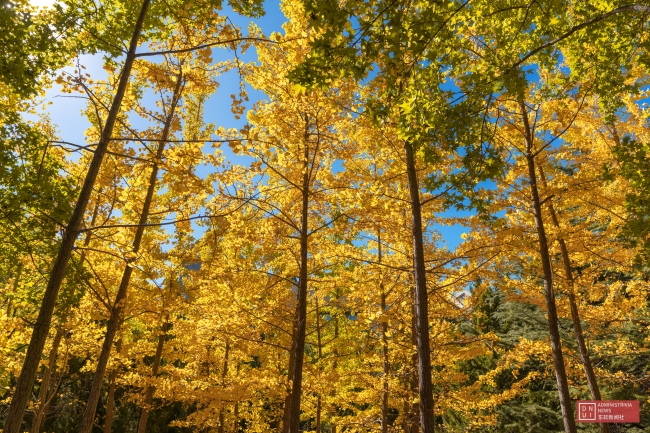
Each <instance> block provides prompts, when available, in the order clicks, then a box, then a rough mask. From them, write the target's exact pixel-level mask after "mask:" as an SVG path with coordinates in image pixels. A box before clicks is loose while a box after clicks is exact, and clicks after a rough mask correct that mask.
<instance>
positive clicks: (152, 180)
mask: <svg viewBox="0 0 650 433" xmlns="http://www.w3.org/2000/svg"><path fill="white" fill-rule="evenodd" d="M182 81H183V79H182V76H181V72H179V74H178V76H177V77H176V88H175V89H174V95H173V97H172V103H171V106H170V108H169V112H168V114H167V118H166V119H165V126H164V128H163V131H162V134H161V141H160V144H159V145H158V150H157V152H156V157H155V159H154V163H153V168H152V170H151V176H150V177H149V187H148V188H147V196H146V197H145V200H144V204H143V205H142V213H141V214H140V220H139V221H138V226H137V228H136V231H135V237H134V239H133V245H132V246H133V253H134V254H137V253H138V251H139V250H140V244H141V243H142V236H143V234H144V229H145V225H146V224H147V218H148V217H149V209H150V208H151V202H152V201H153V195H154V193H155V191H156V182H157V177H158V162H157V161H159V160H160V159H161V158H162V156H163V150H164V148H165V144H166V142H167V139H168V138H169V131H170V129H171V124H172V121H173V119H174V112H175V110H176V105H177V104H178V100H179V99H180V94H181V88H182V86H181V84H182ZM132 273H133V268H132V267H131V266H130V265H129V264H127V265H126V268H125V269H124V273H123V274H122V281H121V282H120V287H119V289H118V291H117V296H116V297H115V304H113V308H111V316H110V319H109V321H108V325H107V327H106V334H105V337H104V344H103V345H102V351H101V353H100V355H99V360H98V361H97V370H95V376H94V378H93V385H92V388H91V390H90V396H89V397H88V402H87V403H86V411H85V412H84V417H83V420H82V422H81V428H80V430H79V431H80V432H81V433H90V431H91V430H92V426H93V422H94V419H95V411H96V410H97V403H98V402H99V395H100V393H101V390H102V384H103V382H104V375H105V374H106V364H107V363H108V358H109V356H110V352H111V347H112V346H113V339H114V338H115V334H116V333H117V330H118V328H119V325H120V322H121V319H120V318H121V316H122V310H123V309H124V304H125V302H126V295H127V290H128V287H129V282H130V281H131V274H132Z"/></svg>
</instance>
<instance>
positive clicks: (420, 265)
mask: <svg viewBox="0 0 650 433" xmlns="http://www.w3.org/2000/svg"><path fill="white" fill-rule="evenodd" d="M404 157H405V161H406V171H407V174H408V185H409V193H410V198H411V216H412V222H413V227H412V228H411V230H412V236H413V271H414V272H413V274H414V279H415V291H414V300H413V303H414V307H415V308H414V317H415V344H416V348H417V358H418V365H417V367H418V391H419V400H420V401H419V412H420V414H419V415H420V428H421V429H422V433H433V431H434V417H433V387H432V384H431V346H430V343H429V303H428V298H429V297H428V293H427V278H426V274H425V262H424V241H423V234H422V209H421V203H420V183H419V181H418V177H417V172H416V170H415V157H414V155H413V146H412V145H411V143H410V142H408V141H407V142H404Z"/></svg>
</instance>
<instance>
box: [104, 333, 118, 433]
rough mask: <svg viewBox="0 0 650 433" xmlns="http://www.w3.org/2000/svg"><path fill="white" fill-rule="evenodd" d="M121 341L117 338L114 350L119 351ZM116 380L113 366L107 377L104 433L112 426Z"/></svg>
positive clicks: (108, 431) (107, 432) (115, 370)
mask: <svg viewBox="0 0 650 433" xmlns="http://www.w3.org/2000/svg"><path fill="white" fill-rule="evenodd" d="M121 343H122V341H121V340H119V341H118V342H117V343H116V344H115V351H116V352H118V353H119V352H120V348H121V346H122V344H121ZM116 380H117V368H114V369H113V370H112V371H111V374H110V376H109V379H108V396H107V397H106V418H105V420H104V433H111V429H112V428H113V416H114V411H115V409H114V406H115V381H116Z"/></svg>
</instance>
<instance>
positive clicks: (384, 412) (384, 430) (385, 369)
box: [377, 229, 390, 433]
mask: <svg viewBox="0 0 650 433" xmlns="http://www.w3.org/2000/svg"><path fill="white" fill-rule="evenodd" d="M381 259H382V256H381V229H379V230H378V232H377V262H378V263H379V264H380V265H381ZM379 278H380V281H379V292H380V295H381V314H382V315H383V314H385V313H386V290H385V289H384V281H383V280H382V276H381V274H380V275H379ZM386 334H388V323H387V322H386V321H385V320H383V318H382V322H381V354H382V373H383V374H384V375H383V378H382V392H381V433H388V373H389V367H390V366H389V364H388V337H387V336H386Z"/></svg>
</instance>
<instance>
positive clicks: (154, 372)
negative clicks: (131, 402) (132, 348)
mask: <svg viewBox="0 0 650 433" xmlns="http://www.w3.org/2000/svg"><path fill="white" fill-rule="evenodd" d="M168 330H169V316H167V318H166V319H165V323H163V325H162V329H161V332H160V335H158V346H157V347H156V355H155V356H154V359H153V366H152V367H151V377H153V378H155V377H156V376H158V369H159V368H160V359H161V358H162V351H163V346H164V345H165V338H166V337H167V331H168ZM155 390H156V387H155V386H153V385H149V386H147V389H146V391H145V395H144V405H143V407H142V413H141V414H140V422H139V423H138V433H145V431H146V430H147V420H148V419H149V407H150V406H151V401H152V400H153V393H154V391H155Z"/></svg>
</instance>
